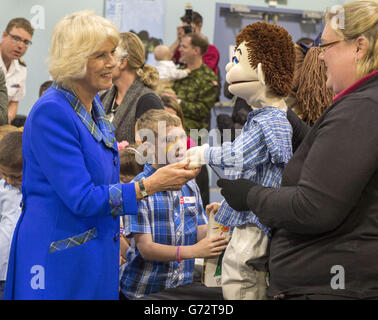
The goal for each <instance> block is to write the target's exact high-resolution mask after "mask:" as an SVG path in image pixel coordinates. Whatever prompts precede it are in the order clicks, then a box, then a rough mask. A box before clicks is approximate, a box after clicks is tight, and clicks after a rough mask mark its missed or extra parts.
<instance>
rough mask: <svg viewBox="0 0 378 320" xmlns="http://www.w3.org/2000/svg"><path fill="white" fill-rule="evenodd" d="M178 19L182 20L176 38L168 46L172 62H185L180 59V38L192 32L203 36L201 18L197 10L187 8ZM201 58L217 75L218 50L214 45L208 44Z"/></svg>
mask: <svg viewBox="0 0 378 320" xmlns="http://www.w3.org/2000/svg"><path fill="white" fill-rule="evenodd" d="M180 19H181V21H182V25H181V26H179V27H177V39H176V40H175V42H174V43H173V44H172V45H171V46H170V49H171V51H172V53H173V62H174V63H175V64H185V62H184V61H183V60H182V59H181V53H180V50H179V49H180V44H181V40H182V38H183V36H184V35H186V34H188V33H191V32H194V33H198V34H200V35H202V36H203V37H205V36H204V35H203V34H202V33H201V30H202V23H203V18H202V16H201V15H200V14H199V13H198V12H196V11H192V10H191V9H187V10H186V13H185V15H184V16H182V17H181V18H180ZM202 59H203V63H204V64H206V65H207V66H208V67H209V68H210V69H211V70H213V71H214V72H215V74H217V75H219V68H218V63H219V51H218V49H217V47H216V46H214V45H212V44H209V45H208V49H207V50H206V52H205V54H204V55H203V57H202Z"/></svg>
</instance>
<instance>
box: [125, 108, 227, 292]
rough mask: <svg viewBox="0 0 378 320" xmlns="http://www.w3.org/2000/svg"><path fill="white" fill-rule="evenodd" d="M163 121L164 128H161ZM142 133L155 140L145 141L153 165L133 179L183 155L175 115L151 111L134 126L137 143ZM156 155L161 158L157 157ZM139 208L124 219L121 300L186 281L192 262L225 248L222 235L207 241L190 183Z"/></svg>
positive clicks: (151, 198) (196, 192) (183, 141)
mask: <svg viewBox="0 0 378 320" xmlns="http://www.w3.org/2000/svg"><path fill="white" fill-rule="evenodd" d="M162 123H165V130H161V127H160V126H161V125H162ZM147 129H148V130H149V132H153V133H154V138H155V141H154V142H152V143H151V141H146V142H144V143H150V144H154V145H155V147H156V148H155V150H156V152H155V161H154V163H152V164H151V163H146V164H145V165H144V170H143V172H142V173H141V174H139V175H138V176H137V177H135V179H134V181H139V180H141V179H144V178H146V177H148V176H150V175H151V174H153V173H154V172H155V171H156V170H157V169H158V168H160V167H163V166H165V165H166V164H168V163H174V162H178V161H181V160H182V159H183V157H184V154H185V151H186V134H185V131H184V129H183V127H182V124H181V121H180V119H179V118H178V117H177V116H175V115H173V114H170V113H168V112H166V111H165V110H150V111H148V112H146V113H145V114H143V115H142V116H141V117H140V118H139V120H138V121H137V123H136V131H137V134H136V140H137V141H142V140H141V138H144V137H145V136H143V137H142V133H143V132H142V131H141V130H143V131H144V132H146V131H147ZM158 129H160V130H158ZM158 132H159V133H161V134H160V135H158V134H157V133H158ZM138 149H139V148H138ZM158 154H159V155H161V154H163V155H164V156H165V159H159V156H158ZM158 160H160V161H161V162H162V163H159V161H158ZM138 207H139V214H138V215H137V216H136V217H126V219H125V221H126V222H125V231H126V233H127V234H128V236H129V237H131V244H130V248H129V250H128V252H127V262H126V267H125V269H124V272H123V274H122V278H121V294H120V297H121V299H137V298H141V297H143V296H145V295H148V294H151V293H154V292H159V291H162V290H164V289H166V288H175V287H178V286H182V285H185V284H188V283H191V282H192V281H193V272H194V258H196V257H207V256H218V255H219V254H221V252H222V251H223V250H224V249H225V248H226V243H227V241H226V240H225V238H224V237H213V238H210V239H209V238H207V237H206V231H207V217H206V214H205V212H204V209H203V207H202V200H201V198H200V193H199V189H198V186H197V185H196V183H195V182H194V180H191V181H189V182H188V183H186V184H185V185H184V186H183V187H182V189H181V190H179V191H164V192H159V193H156V194H154V195H152V196H148V197H147V198H146V199H143V200H141V201H139V203H138Z"/></svg>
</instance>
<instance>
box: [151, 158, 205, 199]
mask: <svg viewBox="0 0 378 320" xmlns="http://www.w3.org/2000/svg"><path fill="white" fill-rule="evenodd" d="M188 165H189V161H181V162H178V163H173V164H169V165H166V166H164V167H162V168H160V169H158V170H157V171H156V172H155V173H154V174H153V175H152V176H150V177H148V178H146V179H145V180H144V186H145V188H146V191H147V193H148V194H149V195H151V194H154V193H156V192H161V191H169V190H171V191H172V190H181V188H182V186H183V185H184V184H185V183H187V182H188V181H189V180H192V179H194V178H195V177H196V176H197V175H198V174H199V172H200V169H194V170H189V169H186V167H187V166H188Z"/></svg>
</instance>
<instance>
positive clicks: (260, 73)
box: [257, 62, 265, 86]
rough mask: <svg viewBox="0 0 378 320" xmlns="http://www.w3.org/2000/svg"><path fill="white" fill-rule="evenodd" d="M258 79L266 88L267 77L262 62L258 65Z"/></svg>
mask: <svg viewBox="0 0 378 320" xmlns="http://www.w3.org/2000/svg"><path fill="white" fill-rule="evenodd" d="M257 78H258V79H259V81H260V83H261V84H262V85H263V86H265V75H264V71H263V69H262V64H261V62H260V63H259V64H258V65H257Z"/></svg>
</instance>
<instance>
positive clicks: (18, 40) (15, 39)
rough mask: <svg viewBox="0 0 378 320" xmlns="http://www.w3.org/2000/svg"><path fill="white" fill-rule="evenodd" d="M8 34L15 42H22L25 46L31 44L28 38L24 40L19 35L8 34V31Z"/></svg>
mask: <svg viewBox="0 0 378 320" xmlns="http://www.w3.org/2000/svg"><path fill="white" fill-rule="evenodd" d="M8 34H9V35H10V37H11V38H12V40H13V41H15V42H17V43H18V42H23V43H24V45H25V46H27V47H28V46H30V45H31V44H32V42H31V41H29V40H24V39H22V38H20V37H19V36H15V35H13V34H10V33H8Z"/></svg>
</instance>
